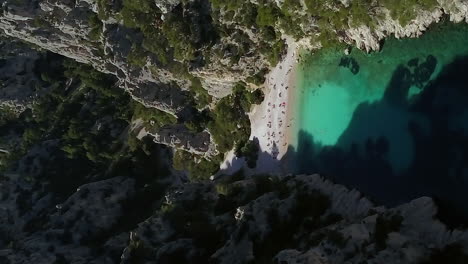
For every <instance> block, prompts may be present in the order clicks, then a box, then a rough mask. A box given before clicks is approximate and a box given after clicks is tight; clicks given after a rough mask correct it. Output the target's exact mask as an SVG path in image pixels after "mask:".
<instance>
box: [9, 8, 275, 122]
mask: <svg viewBox="0 0 468 264" xmlns="http://www.w3.org/2000/svg"><path fill="white" fill-rule="evenodd" d="M101 2H102V1H101ZM99 3H100V2H99V1H96V0H80V1H62V0H40V1H36V0H34V1H33V0H24V1H14V0H2V1H0V4H1V5H2V8H3V12H2V15H1V16H0V29H1V30H2V31H3V32H4V33H5V34H7V35H8V36H11V37H15V38H18V39H21V40H24V41H26V42H29V43H32V44H34V45H37V46H38V47H40V48H43V49H47V50H50V51H52V52H54V53H58V54H61V55H63V56H66V57H69V58H72V59H75V60H76V61H78V62H82V63H86V64H90V65H92V66H93V67H95V68H96V69H98V70H99V71H102V72H105V73H109V74H113V75H115V76H117V77H118V78H119V80H120V85H121V87H122V88H124V89H126V90H127V91H128V92H129V93H130V94H131V95H132V97H133V98H134V99H135V100H137V101H139V102H141V103H143V104H144V105H146V106H148V107H155V108H158V109H160V110H163V111H166V112H168V113H171V114H174V115H178V114H179V113H180V112H181V111H183V109H184V108H185V107H186V106H187V97H188V96H189V93H188V92H187V91H188V90H189V89H190V81H189V80H188V79H187V78H186V77H184V76H181V75H179V74H177V73H174V70H173V69H170V68H168V67H166V66H163V65H161V64H160V62H159V61H158V59H157V58H155V56H148V57H146V58H145V59H144V61H140V62H139V63H138V65H135V64H133V63H132V62H131V61H130V60H129V57H130V56H132V54H131V53H132V52H133V48H134V47H135V45H136V46H141V45H142V44H141V42H142V39H143V37H144V36H143V35H142V33H141V32H140V31H139V30H137V29H133V28H128V27H125V26H124V25H123V23H122V21H121V18H120V16H119V15H118V10H111V11H110V15H109V16H108V17H105V18H103V17H102V16H101V15H98V13H99V12H101V11H102V10H100V7H99ZM112 5H113V6H112V8H115V9H117V8H118V7H119V6H120V7H121V6H122V3H121V1H113V2H112ZM181 5H182V6H183V7H182V8H184V14H186V15H187V16H189V17H190V19H192V20H193V23H192V25H193V26H197V24H196V23H198V22H200V23H205V22H203V21H198V20H199V17H203V16H207V17H210V13H209V12H210V5H209V2H208V1H201V0H200V1H188V2H184V3H181V1H180V0H165V1H156V6H157V7H158V8H159V9H160V11H161V12H162V13H163V15H162V16H161V19H162V20H164V16H165V15H164V14H167V13H169V12H171V11H172V10H174V9H175V8H176V7H179V8H180V7H181ZM210 19H211V18H210ZM199 27H206V25H204V24H200V25H199ZM194 30H195V31H202V30H203V29H202V30H200V29H194ZM241 45H244V44H243V43H242V41H239V40H235V39H233V38H225V39H224V40H221V41H220V42H219V43H218V44H216V45H215V46H214V47H213V48H212V49H209V50H201V51H200V52H201V53H203V54H204V56H205V57H206V58H207V57H210V58H209V62H208V60H207V59H206V58H205V59H204V61H203V62H197V61H194V63H192V65H191V66H190V67H189V69H188V70H189V71H190V73H191V74H192V75H194V76H196V77H199V78H200V79H201V82H202V84H203V86H204V88H205V89H206V90H207V91H208V92H209V94H211V95H212V96H215V97H218V98H221V97H224V96H226V95H228V94H229V93H230V91H231V89H232V87H233V85H234V84H235V83H237V82H238V81H240V80H245V79H246V78H247V77H249V76H251V75H254V74H256V73H258V72H259V70H260V69H261V68H264V67H265V66H267V64H266V63H265V59H263V58H262V57H261V56H260V57H259V56H258V55H256V54H258V52H257V51H256V50H255V49H254V47H251V48H249V49H251V50H250V51H248V52H244V53H245V54H251V55H248V56H243V58H241V59H240V61H239V62H232V61H231V55H232V53H231V52H230V50H232V48H233V47H235V46H241ZM166 52H169V51H166Z"/></svg>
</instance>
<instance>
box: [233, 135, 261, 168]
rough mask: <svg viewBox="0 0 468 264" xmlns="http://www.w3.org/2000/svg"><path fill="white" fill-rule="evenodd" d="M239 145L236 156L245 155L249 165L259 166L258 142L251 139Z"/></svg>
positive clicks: (251, 166) (252, 166) (250, 166)
mask: <svg viewBox="0 0 468 264" xmlns="http://www.w3.org/2000/svg"><path fill="white" fill-rule="evenodd" d="M239 146H241V147H239ZM239 146H238V148H237V149H236V156H238V157H245V160H246V162H247V166H248V167H249V168H255V167H256V166H257V159H258V151H259V150H260V147H259V146H258V142H255V141H252V140H249V141H248V142H247V143H244V144H239Z"/></svg>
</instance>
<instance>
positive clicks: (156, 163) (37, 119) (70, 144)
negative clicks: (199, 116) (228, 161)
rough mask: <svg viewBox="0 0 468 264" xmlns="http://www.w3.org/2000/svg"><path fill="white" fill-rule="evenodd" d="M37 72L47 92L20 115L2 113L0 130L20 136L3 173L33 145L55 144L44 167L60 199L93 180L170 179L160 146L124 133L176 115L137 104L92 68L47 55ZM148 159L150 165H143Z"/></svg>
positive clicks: (171, 120) (166, 121)
mask: <svg viewBox="0 0 468 264" xmlns="http://www.w3.org/2000/svg"><path fill="white" fill-rule="evenodd" d="M45 65H47V67H45ZM38 70H39V71H40V75H41V77H42V79H43V81H44V83H45V84H44V85H45V86H48V87H49V88H48V90H49V91H48V93H47V94H46V95H43V96H42V97H40V98H39V100H37V101H36V102H35V103H34V105H33V107H32V109H31V110H26V111H24V112H23V113H22V114H21V115H19V116H17V115H13V113H12V112H11V111H6V110H8V109H3V110H4V111H1V113H2V115H1V123H0V131H4V132H7V131H13V133H14V134H18V135H20V140H19V141H18V143H15V144H13V145H11V146H8V147H9V148H8V150H9V151H10V153H13V154H14V155H7V156H2V159H1V160H2V162H1V165H2V170H6V169H12V168H13V169H14V165H15V164H16V162H18V160H19V159H20V158H21V157H23V156H24V155H26V154H27V153H28V151H29V150H30V149H31V148H32V147H33V146H39V145H41V144H43V142H57V144H56V145H53V147H52V148H49V151H50V153H49V155H50V158H49V159H47V160H42V161H41V162H42V163H43V164H42V165H43V166H44V168H45V170H44V173H46V174H44V175H42V176H44V177H46V179H47V181H46V182H48V183H49V185H48V187H49V189H50V191H52V192H54V193H57V194H59V195H67V194H69V193H70V192H73V191H74V190H75V189H76V187H77V186H79V185H81V184H83V182H85V180H89V177H98V178H99V177H101V178H102V177H104V178H105V177H113V176H115V175H116V174H117V175H118V176H120V175H131V176H134V177H136V178H137V181H142V182H144V183H152V182H153V181H154V180H155V179H156V178H155V177H156V176H158V175H159V176H162V175H166V174H167V169H165V168H163V167H164V166H163V165H162V164H163V159H162V157H161V156H160V155H159V153H160V147H157V145H156V144H154V143H153V142H152V140H144V141H139V140H136V139H135V137H134V136H135V135H133V134H127V132H126V131H127V130H126V128H127V127H128V126H129V124H130V122H131V121H132V120H135V119H138V118H141V119H142V120H144V121H146V122H151V123H152V124H153V125H154V126H163V125H165V124H171V123H174V122H176V119H175V118H174V117H173V116H171V115H169V114H166V113H163V112H161V111H158V110H155V109H147V108H145V107H143V106H142V105H141V104H139V103H136V102H133V101H132V100H131V98H130V96H128V95H127V94H126V92H125V91H124V90H123V89H121V88H119V87H117V86H116V85H115V79H114V77H111V76H108V75H105V74H102V73H100V72H97V71H96V70H94V69H93V68H91V67H90V66H87V65H83V64H78V63H76V62H73V61H70V60H64V59H63V58H61V57H59V56H56V55H52V54H45V55H44V58H43V59H41V60H40V61H39V63H38ZM70 80H73V82H70ZM8 133H9V132H8ZM21 135H22V136H21ZM0 136H1V135H0ZM29 158H35V157H29ZM29 158H28V159H29ZM148 160H151V161H150V164H152V165H150V166H149V165H148V164H146V165H144V163H145V162H148ZM12 166H13V167H12ZM69 168H73V169H69ZM42 176H40V177H42Z"/></svg>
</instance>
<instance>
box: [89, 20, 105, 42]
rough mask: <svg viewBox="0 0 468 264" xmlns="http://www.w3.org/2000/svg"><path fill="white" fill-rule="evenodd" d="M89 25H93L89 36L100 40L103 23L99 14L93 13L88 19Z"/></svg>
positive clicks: (94, 39)
mask: <svg viewBox="0 0 468 264" xmlns="http://www.w3.org/2000/svg"><path fill="white" fill-rule="evenodd" d="M88 22H89V25H90V26H91V31H90V32H89V37H90V39H91V40H93V41H99V40H100V38H101V34H102V28H103V24H102V21H101V19H99V17H98V15H96V14H94V13H92V14H91V15H90V16H89V19H88Z"/></svg>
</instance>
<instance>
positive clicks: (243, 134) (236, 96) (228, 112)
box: [208, 84, 263, 153]
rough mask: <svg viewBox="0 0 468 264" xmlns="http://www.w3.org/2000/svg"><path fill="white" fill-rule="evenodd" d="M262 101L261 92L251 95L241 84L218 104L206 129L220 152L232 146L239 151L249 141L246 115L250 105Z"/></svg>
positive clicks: (248, 124) (248, 122) (248, 125)
mask: <svg viewBox="0 0 468 264" xmlns="http://www.w3.org/2000/svg"><path fill="white" fill-rule="evenodd" d="M262 100H263V97H262V94H261V92H254V93H252V92H250V91H248V90H247V89H246V88H245V86H244V85H243V84H238V85H236V87H235V88H234V91H233V94H232V95H230V96H227V97H225V98H223V99H221V100H220V101H219V102H218V104H217V105H216V107H215V109H214V111H213V115H212V118H213V120H212V121H211V122H209V124H208V129H209V130H210V132H211V134H212V136H213V139H214V141H215V142H216V144H217V145H218V150H219V151H220V152H222V153H224V152H227V151H229V150H231V149H233V148H234V146H237V148H238V149H240V148H242V147H243V146H242V145H243V144H245V143H246V142H247V141H248V140H249V136H250V120H249V118H248V116H247V114H246V113H247V112H250V106H251V105H252V104H256V103H259V102H261V101H262Z"/></svg>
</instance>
